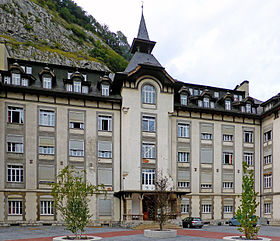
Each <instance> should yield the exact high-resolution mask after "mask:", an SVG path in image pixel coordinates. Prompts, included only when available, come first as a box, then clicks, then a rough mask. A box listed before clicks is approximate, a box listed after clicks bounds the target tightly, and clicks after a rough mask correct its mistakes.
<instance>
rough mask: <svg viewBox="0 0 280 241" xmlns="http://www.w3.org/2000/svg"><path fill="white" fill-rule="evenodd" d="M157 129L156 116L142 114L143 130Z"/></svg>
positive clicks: (153, 130) (152, 130)
mask: <svg viewBox="0 0 280 241" xmlns="http://www.w3.org/2000/svg"><path fill="white" fill-rule="evenodd" d="M155 130H156V118H155V117H154V116H146V115H143V116H142V131H144V132H155Z"/></svg>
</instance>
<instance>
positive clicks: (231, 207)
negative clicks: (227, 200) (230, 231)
mask: <svg viewBox="0 0 280 241" xmlns="http://www.w3.org/2000/svg"><path fill="white" fill-rule="evenodd" d="M224 213H233V206H228V205H227V206H224Z"/></svg>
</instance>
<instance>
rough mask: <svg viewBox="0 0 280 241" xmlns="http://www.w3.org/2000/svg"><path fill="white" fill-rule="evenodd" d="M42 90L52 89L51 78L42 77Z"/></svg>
mask: <svg viewBox="0 0 280 241" xmlns="http://www.w3.org/2000/svg"><path fill="white" fill-rule="evenodd" d="M43 88H45V89H51V88H52V78H51V77H43Z"/></svg>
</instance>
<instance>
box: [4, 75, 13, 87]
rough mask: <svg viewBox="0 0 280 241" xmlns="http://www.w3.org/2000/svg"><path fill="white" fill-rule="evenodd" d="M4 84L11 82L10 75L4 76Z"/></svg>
mask: <svg viewBox="0 0 280 241" xmlns="http://www.w3.org/2000/svg"><path fill="white" fill-rule="evenodd" d="M4 84H8V85H10V84H11V77H10V76H4Z"/></svg>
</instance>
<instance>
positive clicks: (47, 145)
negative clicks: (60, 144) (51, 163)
mask: <svg viewBox="0 0 280 241" xmlns="http://www.w3.org/2000/svg"><path fill="white" fill-rule="evenodd" d="M54 145H55V140H54V137H48V136H42V137H39V153H40V154H42V155H54Z"/></svg>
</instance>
